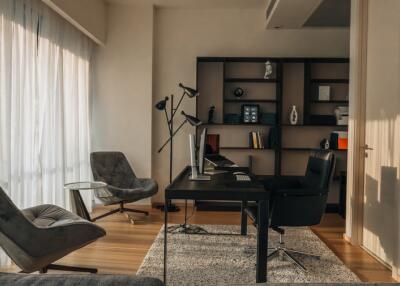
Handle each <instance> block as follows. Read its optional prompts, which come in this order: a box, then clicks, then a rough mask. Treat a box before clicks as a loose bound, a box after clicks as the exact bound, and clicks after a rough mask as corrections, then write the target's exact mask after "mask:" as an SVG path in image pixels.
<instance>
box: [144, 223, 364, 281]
mask: <svg viewBox="0 0 400 286" xmlns="http://www.w3.org/2000/svg"><path fill="white" fill-rule="evenodd" d="M201 226H202V227H203V228H205V229H206V230H207V231H208V232H210V233H219V234H224V235H187V234H168V279H167V282H168V285H169V286H172V285H255V284H256V283H255V262H256V249H255V246H256V236H255V228H253V227H249V233H248V235H247V236H240V235H239V233H240V226H228V225H201ZM163 237H164V233H163V228H162V229H161V230H160V233H159V234H158V236H157V238H156V239H155V241H154V243H153V245H152V246H151V248H150V250H149V252H148V253H147V255H146V257H145V259H144V260H143V263H142V265H141V266H140V268H139V270H138V272H137V275H140V276H150V277H158V278H160V279H162V274H163V241H164V239H163ZM284 239H285V244H286V246H287V247H288V248H294V249H298V250H302V251H305V252H309V253H312V254H316V255H319V256H321V259H320V260H318V259H314V258H308V257H304V256H302V255H298V256H297V258H298V259H299V260H300V261H301V262H302V263H303V264H304V266H305V267H306V268H307V272H303V271H302V270H300V269H299V268H298V267H297V266H295V265H294V264H292V263H291V262H290V261H286V260H281V259H277V258H275V259H273V260H271V261H270V262H269V263H268V282H275V283H276V282H278V283H357V282H360V280H359V279H358V277H357V276H356V275H355V274H354V273H353V272H352V271H350V269H348V268H347V267H346V266H345V265H344V264H343V263H342V262H341V261H340V260H339V258H337V257H336V255H335V254H334V253H333V252H332V251H331V250H330V249H329V248H328V247H327V246H326V245H325V244H324V243H323V242H322V241H321V240H320V239H319V238H318V237H317V236H316V235H315V234H314V233H313V232H312V231H311V230H310V229H308V228H290V229H289V228H288V229H287V230H286V234H285V236H284ZM278 241H279V236H278V234H277V233H275V232H274V231H269V246H270V247H273V246H275V245H277V243H278Z"/></svg>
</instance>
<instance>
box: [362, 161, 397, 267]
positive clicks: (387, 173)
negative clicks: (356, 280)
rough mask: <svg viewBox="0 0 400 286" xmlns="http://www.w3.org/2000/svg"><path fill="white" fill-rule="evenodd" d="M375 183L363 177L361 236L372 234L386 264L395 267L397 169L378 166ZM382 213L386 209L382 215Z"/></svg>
mask: <svg viewBox="0 0 400 286" xmlns="http://www.w3.org/2000/svg"><path fill="white" fill-rule="evenodd" d="M379 182H380V184H379V183H378V180H376V179H374V178H372V177H371V176H370V175H366V178H365V195H364V200H365V204H364V235H366V236H367V237H368V233H371V234H373V235H374V236H376V237H377V238H378V240H379V245H380V246H381V248H382V249H383V251H384V253H385V255H386V257H387V261H390V262H393V264H394V265H397V255H396V254H397V253H398V251H399V238H400V237H399V229H398V226H399V220H400V219H399V217H398V216H399V207H400V206H398V205H397V201H398V198H399V197H400V194H398V192H399V189H400V180H399V178H397V168H395V167H386V166H383V167H381V171H380V179H379ZM382 210H386V212H385V213H383V212H382Z"/></svg>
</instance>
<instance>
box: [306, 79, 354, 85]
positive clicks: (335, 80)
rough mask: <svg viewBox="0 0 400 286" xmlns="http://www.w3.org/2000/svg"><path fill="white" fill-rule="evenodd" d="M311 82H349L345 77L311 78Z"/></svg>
mask: <svg viewBox="0 0 400 286" xmlns="http://www.w3.org/2000/svg"><path fill="white" fill-rule="evenodd" d="M310 82H311V83H345V84H347V83H349V79H346V78H320V79H311V80H310Z"/></svg>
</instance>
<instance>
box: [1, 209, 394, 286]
mask: <svg viewBox="0 0 400 286" xmlns="http://www.w3.org/2000/svg"><path fill="white" fill-rule="evenodd" d="M135 208H138V209H142V210H148V211H150V215H149V216H148V217H145V216H143V215H141V214H134V215H133V216H134V217H135V218H137V222H136V224H135V225H132V224H131V223H130V222H129V220H128V218H127V217H126V215H125V214H119V213H117V214H115V215H112V216H109V217H107V218H104V219H102V220H99V221H98V222H97V223H98V224H99V225H100V226H102V227H103V228H105V229H106V231H107V236H106V237H104V238H102V239H99V240H98V241H96V242H94V243H92V244H90V245H88V246H86V247H84V248H82V249H80V250H78V251H75V252H74V253H72V254H70V255H68V256H66V257H64V258H63V259H61V260H60V261H58V263H60V264H66V265H76V266H86V267H97V268H98V269H99V273H112V274H134V273H135V272H136V271H137V270H138V269H139V267H140V265H141V263H142V260H143V258H144V257H145V255H146V253H147V251H148V250H149V248H150V246H151V245H152V243H153V240H154V238H155V237H156V235H157V234H158V232H159V230H160V228H161V226H162V224H163V213H162V212H160V211H159V210H157V209H151V208H150V207H146V206H142V207H138V206H135ZM108 209H110V208H109V207H108V208H106V207H98V208H97V209H96V210H95V212H94V215H99V214H101V213H103V212H106V211H107V210H108ZM191 213H192V208H189V215H190V214H191ZM183 215H184V213H183V211H180V212H178V213H170V214H169V222H172V223H181V222H182V221H183ZM190 222H191V223H193V224H240V213H239V212H194V213H193V216H192V218H191V220H190ZM312 229H313V231H314V232H315V233H316V234H317V235H318V236H319V237H320V238H321V239H322V240H323V241H324V242H325V243H326V244H327V245H328V247H329V248H330V249H331V250H332V251H333V252H334V253H335V254H336V255H337V256H338V257H339V258H340V259H341V260H342V261H343V262H344V263H345V264H346V265H347V267H349V268H350V269H351V270H352V271H353V272H354V273H356V274H357V275H358V276H359V278H360V279H361V280H362V281H365V282H395V280H394V279H393V278H392V277H391V272H390V271H389V270H388V269H387V268H385V267H384V266H383V265H381V264H380V263H379V262H378V261H377V260H375V259H374V258H373V257H372V256H370V255H369V254H368V253H366V252H365V251H364V250H362V249H361V248H360V247H355V246H352V245H351V244H349V243H348V242H346V241H345V240H344V239H343V233H344V220H343V219H342V218H341V217H340V216H339V215H336V214H326V215H325V217H324V218H323V220H322V222H321V224H320V225H318V226H316V227H313V228H312ZM77 235H79V234H77ZM160 263H161V262H160ZM6 271H10V272H14V271H18V269H17V268H16V267H11V268H9V269H6Z"/></svg>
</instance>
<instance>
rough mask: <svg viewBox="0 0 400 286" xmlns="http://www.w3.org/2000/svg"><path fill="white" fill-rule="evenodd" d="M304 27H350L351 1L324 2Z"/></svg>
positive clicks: (329, 0)
mask: <svg viewBox="0 0 400 286" xmlns="http://www.w3.org/2000/svg"><path fill="white" fill-rule="evenodd" d="M303 26H304V27H350V1H349V0H324V1H323V2H322V3H321V5H319V6H318V8H317V9H315V11H314V12H313V13H312V14H311V16H310V18H308V19H307V21H306V22H305V23H304V25H303Z"/></svg>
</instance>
